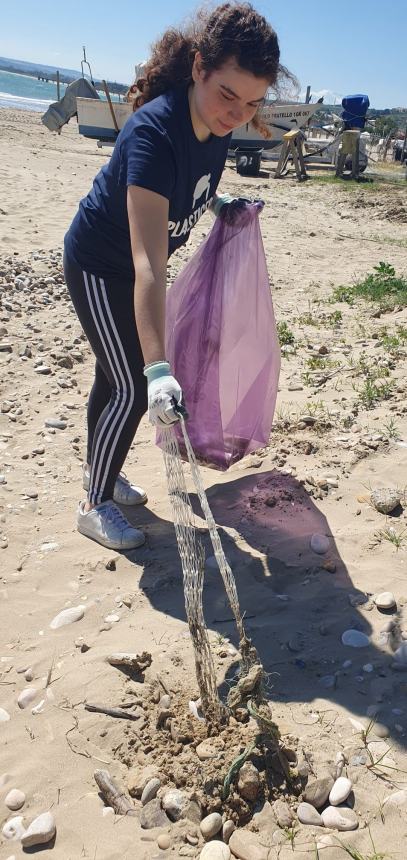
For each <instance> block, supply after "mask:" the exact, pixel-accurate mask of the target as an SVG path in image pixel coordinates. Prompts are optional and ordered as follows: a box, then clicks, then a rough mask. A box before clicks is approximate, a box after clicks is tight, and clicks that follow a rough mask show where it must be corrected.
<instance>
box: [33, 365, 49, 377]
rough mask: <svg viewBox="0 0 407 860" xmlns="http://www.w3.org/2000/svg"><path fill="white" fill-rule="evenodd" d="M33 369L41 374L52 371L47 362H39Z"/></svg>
mask: <svg viewBox="0 0 407 860" xmlns="http://www.w3.org/2000/svg"><path fill="white" fill-rule="evenodd" d="M34 370H35V372H36V373H41V375H42V376H48V375H49V374H50V373H52V371H51V368H50V367H48V365H47V364H39V365H38V367H34Z"/></svg>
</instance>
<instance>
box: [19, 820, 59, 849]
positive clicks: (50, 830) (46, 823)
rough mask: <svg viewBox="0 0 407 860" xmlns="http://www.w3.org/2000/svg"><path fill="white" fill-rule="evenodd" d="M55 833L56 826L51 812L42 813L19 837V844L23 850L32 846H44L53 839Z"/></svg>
mask: <svg viewBox="0 0 407 860" xmlns="http://www.w3.org/2000/svg"><path fill="white" fill-rule="evenodd" d="M55 833H56V824H55V818H54V816H53V815H52V812H43V813H42V815H38V816H37V818H34V821H32V822H31V824H30V826H29V827H28V829H27V830H26V831H25V833H24V835H23V836H22V837H21V844H22V846H23V848H30V847H31V846H33V845H46V843H47V842H50V841H51V839H53V838H54V836H55Z"/></svg>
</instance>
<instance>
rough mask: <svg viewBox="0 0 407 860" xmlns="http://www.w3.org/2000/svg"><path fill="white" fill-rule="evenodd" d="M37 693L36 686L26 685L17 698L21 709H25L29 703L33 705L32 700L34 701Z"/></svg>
mask: <svg viewBox="0 0 407 860" xmlns="http://www.w3.org/2000/svg"><path fill="white" fill-rule="evenodd" d="M36 695H37V690H36V689H35V687H25V689H24V690H22V691H21V693H20V695H19V697H18V699H17V705H18V707H19V708H21V710H24V708H28V705H31V702H33V701H34V699H35V697H36Z"/></svg>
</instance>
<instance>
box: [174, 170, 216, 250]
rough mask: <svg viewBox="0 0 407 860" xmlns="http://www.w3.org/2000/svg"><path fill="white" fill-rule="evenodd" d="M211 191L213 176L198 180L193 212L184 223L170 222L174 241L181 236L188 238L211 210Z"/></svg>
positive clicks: (207, 174)
mask: <svg viewBox="0 0 407 860" xmlns="http://www.w3.org/2000/svg"><path fill="white" fill-rule="evenodd" d="M210 190H211V174H210V173H205V174H204V176H201V178H200V179H198V182H197V183H196V185H195V191H194V196H193V201H192V212H191V214H190V215H189V217H188V218H184V220H183V221H169V222H168V232H169V233H170V235H171V237H172V238H173V239H178V238H179V237H180V236H187V234H188V233H189V232H190V230H191V229H192V227H194V226H195V224H196V223H197V221H199V219H200V218H201V217H202V215H203V214H204V212H206V210H207V209H209V206H210V205H211V203H212V199H213V198H212V197H209V194H210ZM204 195H205V200H204V202H203V203H201V204H200V205H199V206H197V203H199V201H200V200H201V199H202V197H203V196H204Z"/></svg>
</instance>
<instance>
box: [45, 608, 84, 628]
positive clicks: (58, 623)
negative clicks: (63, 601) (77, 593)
mask: <svg viewBox="0 0 407 860" xmlns="http://www.w3.org/2000/svg"><path fill="white" fill-rule="evenodd" d="M84 614H85V607H84V606H82V605H80V606H71V607H70V608H69V609H63V610H62V612H59V613H58V615H56V616H55V618H53V619H52V621H51V624H50V625H49V626H50V628H51V630H57V629H58V628H59V627H64V626H65V625H66V624H73V623H74V621H80V620H81V618H83V616H84Z"/></svg>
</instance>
